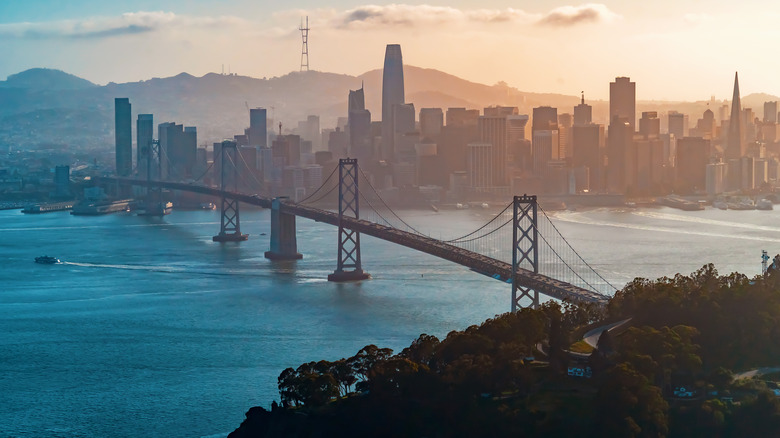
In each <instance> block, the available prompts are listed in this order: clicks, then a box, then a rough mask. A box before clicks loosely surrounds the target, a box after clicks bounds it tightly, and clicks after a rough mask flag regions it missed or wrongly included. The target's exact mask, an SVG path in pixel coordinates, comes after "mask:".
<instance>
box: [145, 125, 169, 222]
mask: <svg viewBox="0 0 780 438" xmlns="http://www.w3.org/2000/svg"><path fill="white" fill-rule="evenodd" d="M144 149H145V150H144V151H143V152H144V155H146V181H147V183H149V185H148V186H147V187H148V188H147V190H146V199H144V208H143V212H142V213H139V214H138V215H139V216H165V215H166V214H168V213H170V212H171V209H170V208H169V207H168V203H167V202H166V201H165V200H164V199H163V190H162V188H161V187H152V185H151V182H152V179H153V178H156V179H157V181H162V151H161V150H160V141H159V140H152V141H151V142H150V143H149V144H148V145H147V146H146V147H145V148H144ZM139 167H140V164H139Z"/></svg>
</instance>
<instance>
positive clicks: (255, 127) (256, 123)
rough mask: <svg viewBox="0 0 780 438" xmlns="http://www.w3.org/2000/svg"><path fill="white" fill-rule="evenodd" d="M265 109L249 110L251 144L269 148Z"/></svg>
mask: <svg viewBox="0 0 780 438" xmlns="http://www.w3.org/2000/svg"><path fill="white" fill-rule="evenodd" d="M267 123H268V122H267V112H266V109H265V108H253V109H250V110H249V144H250V145H251V146H258V147H261V148H265V147H268V125H267Z"/></svg>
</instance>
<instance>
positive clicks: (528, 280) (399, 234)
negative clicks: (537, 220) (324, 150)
mask: <svg viewBox="0 0 780 438" xmlns="http://www.w3.org/2000/svg"><path fill="white" fill-rule="evenodd" d="M93 180H94V181H95V182H96V183H103V182H105V183H116V182H119V183H120V184H130V185H138V186H144V187H163V188H168V189H172V190H182V191H188V192H194V193H201V194H205V195H212V196H218V197H221V196H225V197H227V198H231V199H236V200H238V201H239V202H244V203H246V204H251V205H257V206H260V207H264V208H271V199H269V198H264V197H261V196H257V195H247V194H244V193H235V192H227V191H222V190H220V189H217V188H213V187H205V186H199V185H195V184H188V183H177V182H167V181H166V182H157V181H151V182H149V181H146V180H137V179H131V178H114V177H95V178H93ZM282 212H284V213H288V214H294V215H296V216H300V217H304V218H307V219H311V220H314V221H317V222H323V223H327V224H330V225H334V226H338V225H339V215H338V213H334V212H331V211H327V210H322V209H319V208H314V207H309V206H305V205H300V204H296V203H294V202H292V201H285V202H283V203H282ZM343 226H344V227H345V228H349V229H351V230H355V231H357V232H360V233H363V234H366V235H369V236H372V237H376V238H378V239H382V240H386V241H388V242H393V243H395V244H398V245H401V246H405V247H407V248H412V249H416V250H418V251H421V252H424V253H426V254H431V255H433V256H436V257H439V258H442V259H445V260H449V261H451V262H453V263H457V264H459V265H462V266H466V267H468V268H471V269H474V270H475V271H478V272H481V273H485V274H488V275H499V276H500V277H501V278H505V279H506V278H511V277H512V265H511V264H510V263H506V262H502V261H500V260H496V259H494V258H491V257H487V256H484V255H482V254H479V253H476V252H473V251H469V250H466V249H463V248H459V247H457V246H454V245H450V244H448V243H444V242H442V241H439V240H436V239H433V238H430V237H426V236H420V235H418V234H414V233H410V232H407V231H403V230H399V229H396V228H391V227H387V226H384V225H380V224H376V223H373V222H369V221H365V220H362V219H355V218H350V217H344V218H343ZM517 282H518V284H520V285H522V286H523V287H530V288H532V289H534V290H536V291H538V292H539V293H542V294H545V295H548V296H550V297H553V298H557V299H560V300H567V301H575V302H590V303H604V302H606V301H607V299H608V298H607V297H606V296H604V295H601V294H599V293H596V292H593V291H590V290H588V289H584V288H581V287H578V286H575V285H573V284H570V283H566V282H563V281H560V280H556V279H554V278H551V277H548V276H546V275H542V274H537V273H534V272H531V271H529V270H527V269H518V272H517Z"/></svg>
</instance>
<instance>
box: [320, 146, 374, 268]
mask: <svg viewBox="0 0 780 438" xmlns="http://www.w3.org/2000/svg"><path fill="white" fill-rule="evenodd" d="M359 197H360V192H359V190H358V161H357V159H356V158H343V159H340V160H339V249H338V251H339V254H338V264H337V266H336V270H335V271H334V272H333V273H332V274H330V275H328V281H336V282H345V281H357V280H366V279H368V278H371V275H369V274H368V272H364V271H363V267H362V265H361V264H360V233H358V232H357V231H354V230H350V229H348V228H344V224H343V220H344V217H345V216H349V217H354V218H355V219H359V218H360V207H359V203H358V198H359Z"/></svg>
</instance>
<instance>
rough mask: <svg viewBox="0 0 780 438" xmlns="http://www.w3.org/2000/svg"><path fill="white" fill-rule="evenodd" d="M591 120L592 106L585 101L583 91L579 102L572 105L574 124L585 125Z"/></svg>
mask: <svg viewBox="0 0 780 438" xmlns="http://www.w3.org/2000/svg"><path fill="white" fill-rule="evenodd" d="M592 122H593V107H592V106H590V105H588V104H586V103H585V92H584V91H583V93H582V100H581V101H580V104H579V105H577V106H575V107H574V126H586V125H589V124H590V123H592Z"/></svg>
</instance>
